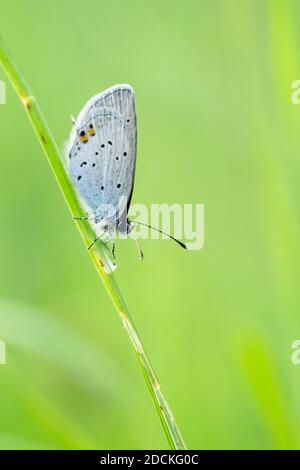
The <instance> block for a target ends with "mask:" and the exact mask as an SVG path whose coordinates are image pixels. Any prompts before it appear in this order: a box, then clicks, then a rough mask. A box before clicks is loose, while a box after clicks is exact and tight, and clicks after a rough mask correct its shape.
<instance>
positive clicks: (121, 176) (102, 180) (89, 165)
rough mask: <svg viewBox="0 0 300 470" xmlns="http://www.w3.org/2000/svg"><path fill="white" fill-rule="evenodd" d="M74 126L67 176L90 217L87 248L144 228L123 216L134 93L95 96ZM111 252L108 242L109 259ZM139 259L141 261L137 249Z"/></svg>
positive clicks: (133, 143) (131, 157) (133, 141)
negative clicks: (92, 233) (91, 232)
mask: <svg viewBox="0 0 300 470" xmlns="http://www.w3.org/2000/svg"><path fill="white" fill-rule="evenodd" d="M73 124H74V125H73V129H72V131H71V135H70V138H69V142H68V145H67V160H68V172H69V176H70V179H71V181H72V184H73V185H74V187H75V189H76V191H77V192H78V193H79V195H80V199H81V200H82V202H83V205H85V206H86V208H87V211H88V212H91V213H92V220H93V222H94V224H95V228H96V233H97V238H96V239H95V240H94V242H93V243H92V244H91V245H90V247H89V248H91V247H92V246H93V245H94V244H95V243H96V241H97V240H98V239H99V238H101V239H104V238H105V236H108V239H109V240H113V239H114V238H115V235H114V234H115V233H116V231H119V232H123V233H126V234H128V233H132V230H133V227H134V225H135V224H140V225H147V224H143V223H142V222H139V221H129V220H128V217H127V214H128V210H129V206H130V202H131V197H132V192H133V186H134V175H135V166H136V149H137V124H136V109H135V94H134V91H133V88H132V87H131V86H130V85H126V84H125V85H115V86H113V87H111V88H109V89H107V90H105V91H103V92H102V93H99V94H97V95H95V96H94V97H93V98H91V99H90V100H89V101H88V102H87V103H86V105H85V106H84V108H83V109H82V110H81V111H80V113H79V115H78V117H77V119H76V120H74V122H73ZM88 218H89V217H86V219H88ZM78 219H80V218H78ZM147 226H148V225H147ZM150 228H152V227H150ZM155 230H158V229H155ZM158 231H160V232H162V231H161V230H158ZM162 233H163V232H162ZM168 236H169V235H168ZM170 238H172V239H174V238H173V237H171V236H170ZM174 240H175V241H177V242H178V243H179V244H180V245H181V246H183V247H184V248H185V245H184V244H183V243H182V242H180V241H179V240H177V239H174ZM114 247H115V244H114V243H113V254H114ZM139 254H140V257H141V258H142V257H143V255H142V251H141V250H140V248H139Z"/></svg>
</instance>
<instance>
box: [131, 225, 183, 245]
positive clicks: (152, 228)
mask: <svg viewBox="0 0 300 470" xmlns="http://www.w3.org/2000/svg"><path fill="white" fill-rule="evenodd" d="M130 223H131V224H138V225H143V226H144V227H148V228H151V230H155V231H156V232H159V233H162V234H163V235H166V236H167V237H169V238H170V239H171V240H174V242H176V243H178V245H180V246H181V247H182V248H184V249H185V250H187V249H188V247H187V246H186V245H185V244H184V243H183V242H181V241H180V240H178V239H177V238H175V237H172V235H170V234H169V233H166V232H164V231H163V230H160V229H159V228H156V227H152V226H151V225H148V224H145V223H144V222H140V221H138V220H130Z"/></svg>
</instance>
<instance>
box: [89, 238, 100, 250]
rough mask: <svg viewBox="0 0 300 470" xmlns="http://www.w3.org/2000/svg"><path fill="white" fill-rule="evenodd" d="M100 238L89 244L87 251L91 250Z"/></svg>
mask: <svg viewBox="0 0 300 470" xmlns="http://www.w3.org/2000/svg"><path fill="white" fill-rule="evenodd" d="M99 238H100V237H96V238H95V240H94V241H93V242H92V243H91V244H90V246H89V247H88V250H90V249H91V248H93V246H94V245H95V243H96V242H97V241H98V240H99Z"/></svg>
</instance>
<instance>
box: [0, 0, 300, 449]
mask: <svg viewBox="0 0 300 470" xmlns="http://www.w3.org/2000/svg"><path fill="white" fill-rule="evenodd" d="M299 15H300V3H299V2H298V1H297V0H270V1H267V0H243V1H242V0H201V1H199V0H194V1H193V0H186V1H185V2H182V1H179V0H176V1H175V0H173V1H170V0H168V1H164V2H162V1H161V0H152V1H149V2H146V1H143V2H142V1H138V0H129V1H126V2H124V1H122V0H118V1H113V0H112V1H109V2H108V1H102V0H98V1H95V0H91V1H89V2H82V1H78V0H72V1H71V0H52V1H51V2H49V1H48V0H39V1H36V0H26V1H24V0H15V1H14V2H11V1H8V0H3V1H2V2H1V11H0V17H1V30H2V34H3V36H4V38H5V39H6V41H7V42H8V44H9V46H10V48H11V49H12V51H13V53H14V55H15V58H16V60H17V63H18V64H19V66H20V68H21V70H22V71H23V73H24V75H25V77H26V79H27V81H28V82H29V84H30V86H31V87H32V89H33V91H34V93H35V95H36V97H37V99H38V100H39V102H40V105H41V107H42V108H43V110H44V113H45V115H46V117H47V119H48V121H49V125H50V126H51V128H52V130H53V133H54V135H55V136H56V139H57V141H58V142H59V144H61V145H62V144H63V142H64V141H65V139H66V138H67V137H68V134H69V131H70V128H71V121H70V114H74V115H77V114H78V112H79V110H80V108H81V107H82V106H83V105H84V104H85V102H86V101H87V100H88V99H89V98H90V97H91V96H92V95H94V94H96V93H98V92H99V91H101V90H104V89H105V88H107V87H109V86H111V85H113V84H116V83H130V84H131V85H132V86H133V87H134V89H135V92H136V99H137V113H138V131H139V142H138V160H137V172H136V183H135V191H134V195H133V202H141V203H145V204H147V205H149V206H150V204H151V203H163V202H164V203H170V204H171V203H174V202H178V203H197V202H200V203H204V204H205V246H204V248H203V250H201V251H198V252H195V251H194V252H184V251H183V250H181V249H180V248H178V247H177V246H176V245H175V244H174V243H172V242H168V241H166V240H161V241H151V240H149V241H143V243H142V246H143V250H144V253H145V261H144V263H140V261H139V260H138V257H137V255H136V251H135V246H134V244H133V243H132V242H131V241H130V240H127V241H125V240H123V241H119V242H118V246H117V257H118V270H117V273H116V276H117V280H118V283H119V285H120V287H121V290H122V292H123V294H124V296H125V298H126V300H127V303H128V305H129V308H130V310H131V313H132V315H133V318H134V320H135V323H136V325H137V327H138V330H139V332H140V334H141V337H142V339H143V341H144V343H145V347H146V350H147V351H148V353H149V355H150V358H151V360H152V363H153V365H154V368H155V370H156V371H157V373H158V377H159V379H160V382H161V384H162V387H163V390H164V392H165V394H166V396H167V399H168V401H169V403H170V405H171V407H172V409H173V411H174V414H175V416H176V418H177V421H178V424H179V426H180V428H181V431H182V433H183V436H184V438H185V440H186V442H187V445H188V447H189V448H195V449H199V448H209V449H215V448H235V449H238V448H259V449H262V448H299V447H300V430H299V420H300V365H299V366H296V365H293V364H292V362H291V353H292V349H291V343H292V341H294V340H295V339H299V338H300V308H299V307H300V293H299V276H300V246H299V235H300V226H299V214H300V188H299V174H300V158H299V129H300V105H299V106H297V105H294V104H292V102H291V94H292V90H291V84H292V82H293V81H294V80H297V79H300V27H299V21H298V20H299ZM0 79H2V80H4V81H5V82H6V84H7V104H6V105H1V106H0V125H1V142H0V152H1V171H0V214H1V230H0V339H1V340H4V341H5V342H6V346H7V365H5V366H0V447H1V448H5V449H6V448H22V449H23V448H26V449H27V448H34V449H38V448H59V449H63V448H84V449H85V448H100V449H101V448H108V449H114V448H121V449H126V448H129V449H135V448H146V449H147V448H166V447H167V443H166V440H165V437H164V435H163V431H162V429H161V426H160V423H159V420H158V418H157V415H156V412H155V409H154V406H153V403H152V401H151V397H150V394H149V392H148V390H147V388H146V386H145V383H144V379H143V377H142V375H141V373H140V370H139V368H138V365H137V362H136V359H135V357H134V354H133V351H132V349H131V346H130V344H129V342H128V338H127V336H126V334H125V332H124V330H123V329H122V327H121V322H120V320H119V318H118V317H117V315H116V314H115V312H114V310H113V307H112V305H111V303H110V300H109V298H108V297H107V295H106V293H105V291H104V289H103V287H102V285H101V284H100V282H99V279H98V277H97V274H96V272H95V270H94V268H93V266H92V264H91V262H90V260H89V257H88V256H87V254H86V250H85V247H84V246H83V244H82V242H81V240H80V238H79V236H78V232H77V230H76V228H75V226H74V223H73V221H72V220H71V217H70V214H69V212H68V210H67V209H66V206H65V203H64V201H63V199H62V196H61V194H60V192H59V189H58V187H57V184H56V182H55V180H54V178H53V175H52V173H51V171H50V168H49V166H48V163H47V161H46V158H45V157H44V155H43V154H42V151H41V148H40V146H39V143H38V142H37V139H36V138H35V136H34V134H33V131H32V129H31V126H30V124H29V122H28V120H27V118H26V116H25V113H24V111H23V109H22V106H21V105H20V103H19V101H18V99H17V97H16V95H15V93H14V91H13V90H12V88H11V86H10V85H9V84H8V83H7V80H6V78H5V77H4V74H3V72H2V70H1V71H0Z"/></svg>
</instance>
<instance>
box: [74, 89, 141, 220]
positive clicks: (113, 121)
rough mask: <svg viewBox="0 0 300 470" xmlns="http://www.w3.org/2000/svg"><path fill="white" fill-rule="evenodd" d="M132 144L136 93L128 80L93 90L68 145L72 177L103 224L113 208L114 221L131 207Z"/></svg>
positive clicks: (132, 181) (134, 146)
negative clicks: (124, 83)
mask: <svg viewBox="0 0 300 470" xmlns="http://www.w3.org/2000/svg"><path fill="white" fill-rule="evenodd" d="M136 143H137V127H136V113H135V98H134V92H133V89H132V88H131V87H130V86H129V85H116V86H114V87H112V88H109V89H108V90H106V91H104V92H103V93H100V94H98V95H96V96H95V97H93V98H92V99H91V100H89V101H88V103H87V104H86V106H85V107H84V108H83V109H82V111H81V112H80V114H79V116H78V118H77V119H76V121H75V124H74V128H73V130H72V133H71V136H70V140H69V145H68V149H67V152H68V157H69V158H68V162H69V174H70V178H71V181H72V182H73V184H74V186H75V188H76V190H77V191H78V192H79V194H80V196H81V197H82V199H83V200H84V202H85V204H86V205H87V206H88V208H89V209H90V210H91V211H92V213H93V215H94V216H95V218H96V219H97V220H99V221H100V222H101V223H103V225H105V223H106V222H107V221H108V219H110V218H111V214H112V212H114V214H115V217H114V218H113V219H114V223H115V226H116V225H117V224H118V221H119V219H120V218H121V216H122V214H123V212H124V211H127V209H128V207H129V204H130V200H131V195H132V191H133V184H134V173H135V162H136ZM110 223H111V220H110Z"/></svg>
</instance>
